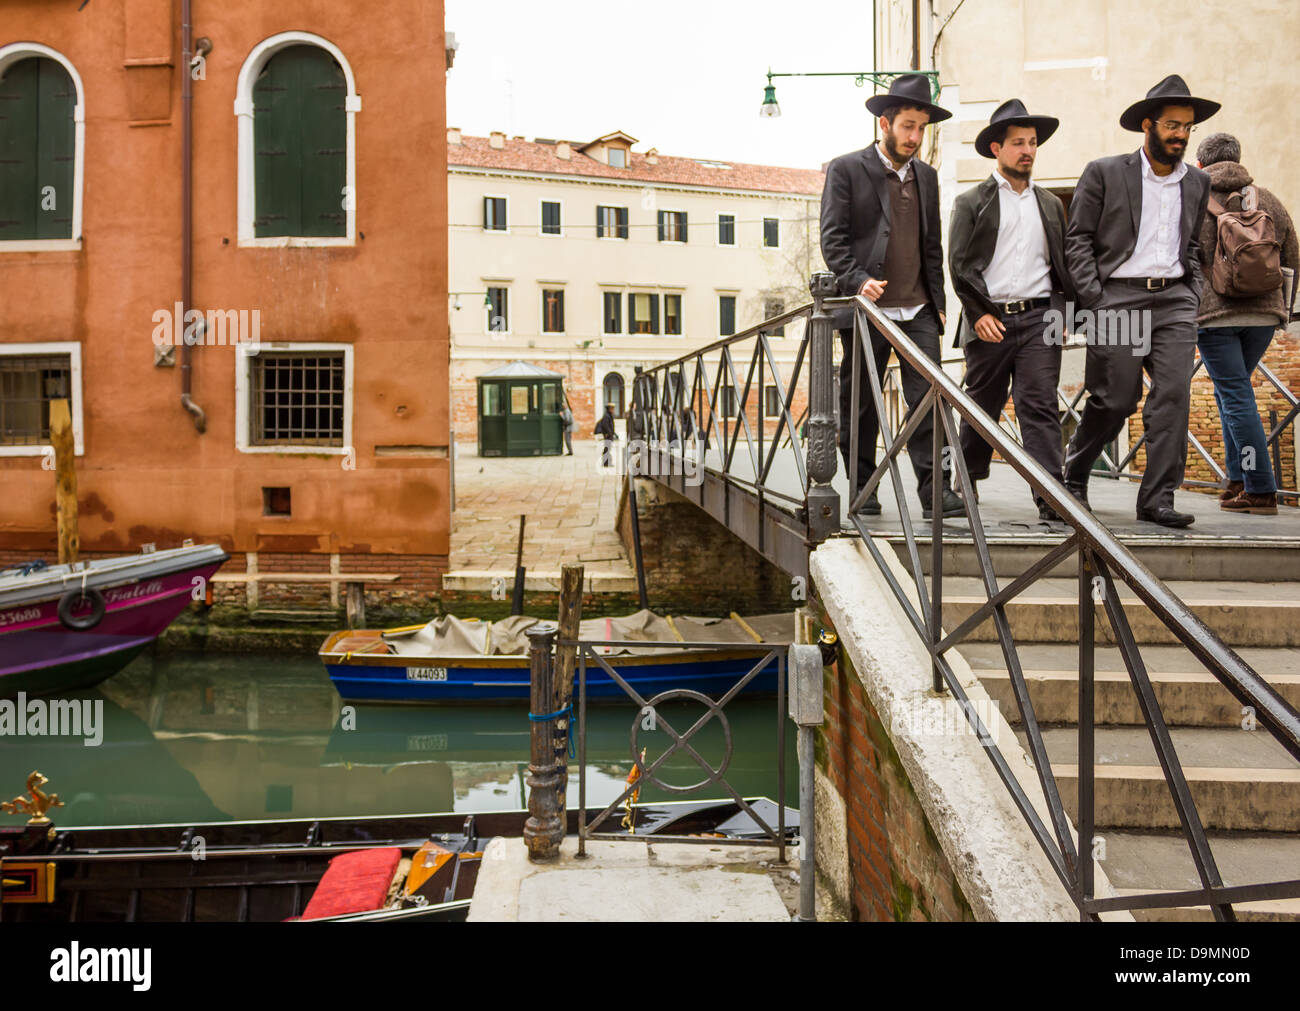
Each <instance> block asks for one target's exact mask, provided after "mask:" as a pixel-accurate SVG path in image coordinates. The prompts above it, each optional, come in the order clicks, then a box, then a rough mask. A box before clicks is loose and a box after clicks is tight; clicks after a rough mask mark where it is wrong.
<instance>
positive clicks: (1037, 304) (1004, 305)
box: [998, 296, 1052, 316]
mask: <svg viewBox="0 0 1300 1011" xmlns="http://www.w3.org/2000/svg"><path fill="white" fill-rule="evenodd" d="M1051 304H1052V299H1051V297H1050V296H1048V297H1044V298H1017V299H1014V300H1013V301H1011V302H999V303H998V307H999V308H1000V309H1001V310H1002V314H1003V315H1004V316H1016V315H1018V314H1020V313H1022V312H1028V311H1029V310H1030V309H1042V308H1044V307H1045V306H1049V305H1051Z"/></svg>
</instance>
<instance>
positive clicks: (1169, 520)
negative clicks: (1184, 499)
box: [1137, 506, 1196, 527]
mask: <svg viewBox="0 0 1300 1011" xmlns="http://www.w3.org/2000/svg"><path fill="white" fill-rule="evenodd" d="M1137 517H1138V519H1140V520H1146V522H1148V523H1159V524H1160V525H1161V526H1162V527H1190V526H1191V525H1192V524H1193V523H1195V522H1196V517H1195V516H1193V515H1192V514H1191V513H1180V512H1179V511H1178V510H1176V509H1173V508H1170V507H1169V506H1161V507H1160V508H1159V509H1145V510H1143V509H1139V510H1138V514H1137Z"/></svg>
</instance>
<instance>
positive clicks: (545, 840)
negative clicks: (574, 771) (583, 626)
mask: <svg viewBox="0 0 1300 1011" xmlns="http://www.w3.org/2000/svg"><path fill="white" fill-rule="evenodd" d="M555 631H556V627H555V625H554V624H552V623H551V622H549V621H545V622H538V623H537V624H536V625H534V626H533V627H532V628H530V629H528V631H527V633H526V634H527V636H528V658H529V676H528V683H529V693H528V719H529V730H530V734H529V744H530V748H529V754H530V758H531V761H530V762H529V764H528V779H527V783H528V813H529V816H528V820H527V821H526V822H524V845H525V846H526V847H527V848H528V858H529V859H530V860H554V859H555V858H556V857H557V856H559V855H560V842H561V840H563V839H564V818H563V814H564V809H563V808H562V807H561V806H560V800H559V792H558V787H559V784H560V770H559V766H558V764H557V763H556V759H555V729H554V728H555V723H556V719H555V717H554V713H555V710H553V709H551V708H550V707H551V705H552V704H553V700H554V698H555V685H554V676H555V665H554V656H553V655H552V648H553V647H554V645H555ZM548 716H549V717H550V718H549V719H546V718H540V719H539V717H548ZM564 718H565V719H566V720H567V718H568V717H567V716H566V717H564Z"/></svg>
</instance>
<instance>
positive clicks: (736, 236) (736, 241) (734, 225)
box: [713, 211, 740, 249]
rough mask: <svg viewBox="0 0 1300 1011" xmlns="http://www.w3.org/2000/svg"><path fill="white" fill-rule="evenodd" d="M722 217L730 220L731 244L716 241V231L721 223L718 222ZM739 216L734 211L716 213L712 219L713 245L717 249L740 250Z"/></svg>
mask: <svg viewBox="0 0 1300 1011" xmlns="http://www.w3.org/2000/svg"><path fill="white" fill-rule="evenodd" d="M722 217H728V218H731V239H732V241H731V242H720V241H719V240H718V230H719V226H720V225H721V222H720V221H719V220H718V219H719V218H722ZM739 221H740V215H739V214H737V213H736V212H735V211H718V213H717V214H716V215H715V216H714V218H713V245H714V246H715V247H717V248H718V249H739V248H740V228H739V224H738V223H739Z"/></svg>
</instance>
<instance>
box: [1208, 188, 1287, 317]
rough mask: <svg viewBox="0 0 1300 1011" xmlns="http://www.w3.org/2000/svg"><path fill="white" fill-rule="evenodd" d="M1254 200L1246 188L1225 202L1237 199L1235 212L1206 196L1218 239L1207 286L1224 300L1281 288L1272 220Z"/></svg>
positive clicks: (1279, 255) (1279, 250) (1252, 191)
mask: <svg viewBox="0 0 1300 1011" xmlns="http://www.w3.org/2000/svg"><path fill="white" fill-rule="evenodd" d="M1258 196H1259V194H1258V193H1257V192H1256V190H1255V187H1253V186H1247V187H1245V188H1244V189H1243V190H1241V192H1240V193H1234V194H1232V196H1230V197H1229V198H1228V201H1229V202H1231V201H1232V197H1237V198H1238V204H1237V210H1228V209H1227V208H1225V207H1224V205H1223V204H1221V203H1220V202H1219V198H1218V196H1217V195H1216V194H1213V193H1212V194H1211V195H1210V213H1211V214H1213V215H1214V217H1215V219H1216V221H1217V239H1218V241H1217V242H1216V244H1215V249H1214V262H1213V264H1211V267H1210V286H1211V287H1212V288H1213V289H1214V290H1215V291H1217V292H1218V293H1219V294H1220V295H1223V296H1224V297H1225V298H1246V297H1249V296H1251V295H1266V294H1268V293H1269V292H1271V291H1277V289H1278V288H1280V287H1282V247H1281V245H1280V244H1279V243H1278V241H1277V232H1276V230H1275V229H1274V227H1273V219H1272V218H1271V217H1269V215H1268V212H1267V211H1264V210H1262V209H1260V208H1259V206H1258ZM1247 207H1249V208H1250V209H1249V210H1247V209H1246V208H1247Z"/></svg>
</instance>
